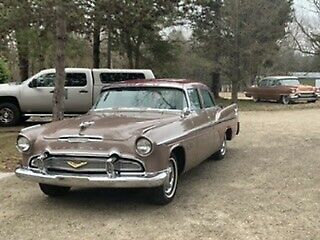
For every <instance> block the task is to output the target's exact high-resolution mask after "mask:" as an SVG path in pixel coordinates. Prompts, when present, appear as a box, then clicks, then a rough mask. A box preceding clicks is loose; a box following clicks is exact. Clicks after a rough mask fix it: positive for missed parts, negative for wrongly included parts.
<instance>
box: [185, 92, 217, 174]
mask: <svg viewBox="0 0 320 240" xmlns="http://www.w3.org/2000/svg"><path fill="white" fill-rule="evenodd" d="M187 94H188V98H189V101H190V110H191V113H190V114H191V116H190V118H191V120H192V122H193V129H192V131H191V133H190V134H191V136H190V139H191V141H192V142H193V144H192V146H193V152H194V154H192V155H193V156H194V157H193V158H192V159H190V161H188V162H189V163H188V164H189V167H190V168H192V167H194V166H196V165H198V164H199V162H201V161H203V160H205V159H206V158H208V157H209V156H210V155H208V152H209V149H210V148H211V147H212V145H211V144H212V143H211V142H210V137H211V133H210V131H208V128H209V127H210V116H209V115H208V113H207V112H206V109H205V108H203V106H202V104H201V98H200V94H199V91H198V89H197V88H190V89H187Z"/></svg>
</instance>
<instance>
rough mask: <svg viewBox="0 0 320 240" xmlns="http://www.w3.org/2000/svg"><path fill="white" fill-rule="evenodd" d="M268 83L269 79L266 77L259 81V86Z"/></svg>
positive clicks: (264, 85)
mask: <svg viewBox="0 0 320 240" xmlns="http://www.w3.org/2000/svg"><path fill="white" fill-rule="evenodd" d="M267 84H268V80H267V79H264V80H261V81H260V82H259V87H266V86H267Z"/></svg>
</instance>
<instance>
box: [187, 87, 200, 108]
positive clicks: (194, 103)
mask: <svg viewBox="0 0 320 240" xmlns="http://www.w3.org/2000/svg"><path fill="white" fill-rule="evenodd" d="M188 96H189V99H190V104H191V106H190V108H191V110H199V109H201V103H200V98H199V94H198V91H197V89H194V88H192V89H188Z"/></svg>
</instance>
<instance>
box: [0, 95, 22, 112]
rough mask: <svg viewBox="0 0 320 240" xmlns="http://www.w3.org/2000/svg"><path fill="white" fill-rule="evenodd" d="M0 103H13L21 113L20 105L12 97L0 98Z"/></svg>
mask: <svg viewBox="0 0 320 240" xmlns="http://www.w3.org/2000/svg"><path fill="white" fill-rule="evenodd" d="M1 103H13V104H15V105H16V106H17V107H18V108H19V110H20V111H21V108H20V104H19V101H18V99H17V98H16V97H13V96H1V97H0V104H1Z"/></svg>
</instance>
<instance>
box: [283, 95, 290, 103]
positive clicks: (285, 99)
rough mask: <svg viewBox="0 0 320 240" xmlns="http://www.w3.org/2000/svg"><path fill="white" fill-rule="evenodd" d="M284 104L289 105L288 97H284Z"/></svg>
mask: <svg viewBox="0 0 320 240" xmlns="http://www.w3.org/2000/svg"><path fill="white" fill-rule="evenodd" d="M282 102H283V104H289V98H288V97H287V96H284V97H282Z"/></svg>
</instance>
